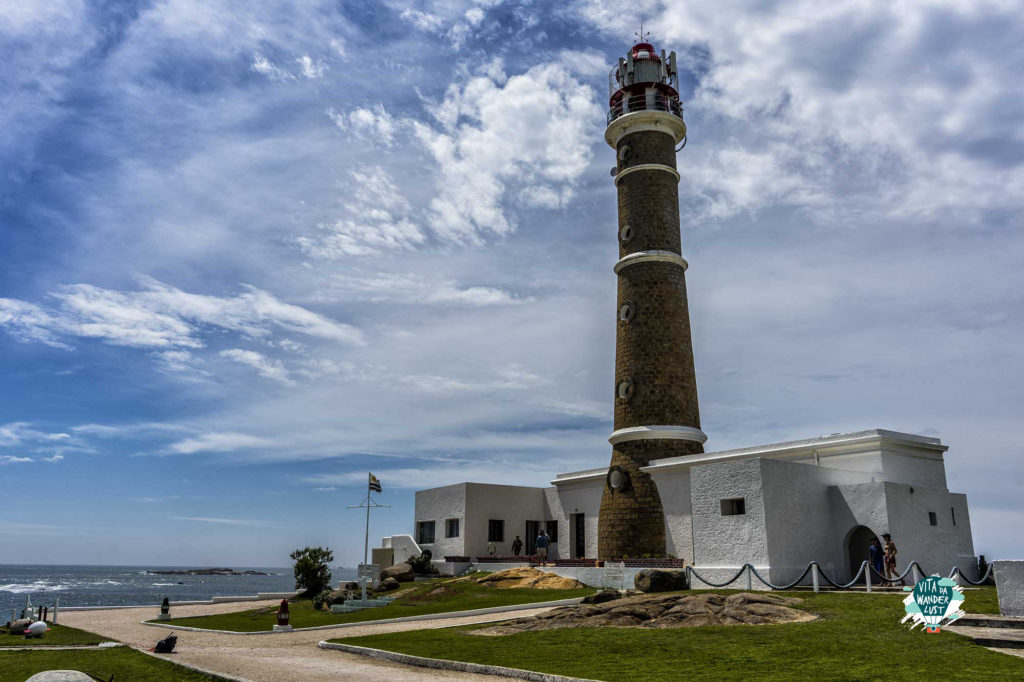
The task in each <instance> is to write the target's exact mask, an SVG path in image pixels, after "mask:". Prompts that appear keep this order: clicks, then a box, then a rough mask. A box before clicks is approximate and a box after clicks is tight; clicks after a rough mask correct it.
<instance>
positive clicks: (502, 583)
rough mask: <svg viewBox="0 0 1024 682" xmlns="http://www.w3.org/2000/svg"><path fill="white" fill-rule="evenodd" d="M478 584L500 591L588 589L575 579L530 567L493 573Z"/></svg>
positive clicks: (481, 579)
mask: <svg viewBox="0 0 1024 682" xmlns="http://www.w3.org/2000/svg"><path fill="white" fill-rule="evenodd" d="M477 582H478V583H480V584H481V585H486V586H487V587H497V588H499V589H513V588H520V587H532V588H534V589H537V590H573V589H578V588H580V587H586V585H584V584H583V583H581V582H580V581H579V580H576V579H574V578H563V577H562V576H560V575H555V574H554V573H546V572H544V571H542V570H540V569H539V568H533V567H530V566H517V567H516V568H509V569H506V570H504V571H498V572H497V573H491V574H490V575H485V576H484V577H483V578H479V579H477Z"/></svg>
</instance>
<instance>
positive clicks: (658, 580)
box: [633, 568, 688, 592]
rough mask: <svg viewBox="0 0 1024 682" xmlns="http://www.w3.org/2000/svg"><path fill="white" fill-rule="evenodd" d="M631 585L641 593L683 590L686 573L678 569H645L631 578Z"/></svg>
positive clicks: (685, 584)
mask: <svg viewBox="0 0 1024 682" xmlns="http://www.w3.org/2000/svg"><path fill="white" fill-rule="evenodd" d="M633 585H634V586H635V587H636V589H638V590H640V591H641V592H672V591H675V590H685V589H687V587H688V585H687V583H686V571H685V570H679V569H669V570H666V569H660V568H645V569H644V570H642V571H640V572H638V573H637V574H636V576H635V577H634V578H633Z"/></svg>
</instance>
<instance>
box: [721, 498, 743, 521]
mask: <svg viewBox="0 0 1024 682" xmlns="http://www.w3.org/2000/svg"><path fill="white" fill-rule="evenodd" d="M746 513H747V506H746V504H745V502H744V498H742V497H732V498H729V499H727V500H722V516H740V515H742V514H746Z"/></svg>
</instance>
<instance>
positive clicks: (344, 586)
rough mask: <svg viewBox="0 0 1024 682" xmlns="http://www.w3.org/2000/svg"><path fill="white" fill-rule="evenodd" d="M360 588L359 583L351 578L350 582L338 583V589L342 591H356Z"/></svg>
mask: <svg viewBox="0 0 1024 682" xmlns="http://www.w3.org/2000/svg"><path fill="white" fill-rule="evenodd" d="M358 589H359V583H357V582H356V581H355V580H349V581H348V582H344V583H338V590H340V591H342V592H355V591H356V590H358Z"/></svg>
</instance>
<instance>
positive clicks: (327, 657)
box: [60, 600, 548, 682]
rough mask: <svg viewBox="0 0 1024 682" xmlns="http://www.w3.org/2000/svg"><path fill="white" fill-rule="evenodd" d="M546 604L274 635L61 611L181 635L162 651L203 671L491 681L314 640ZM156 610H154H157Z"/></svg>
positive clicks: (135, 614) (141, 634) (308, 680)
mask: <svg viewBox="0 0 1024 682" xmlns="http://www.w3.org/2000/svg"><path fill="white" fill-rule="evenodd" d="M278 603H279V602H277V601H274V600H270V601H264V602H244V603H234V604H214V605H202V606H181V607H176V608H175V609H174V615H175V616H176V617H179V618H183V617H186V616H206V615H212V614H215V613H230V612H232V611H247V610H249V609H253V608H258V607H260V606H273V605H276V604H278ZM547 610H548V609H547V608H540V609H536V608H534V609H530V608H527V609H524V610H522V611H516V612H514V614H513V613H495V614H486V615H477V616H467V617H464V618H446V619H431V620H420V621H413V622H404V623H391V624H377V625H365V626H359V627H352V628H347V629H344V630H338V631H336V632H337V634H336V635H335V634H334V633H333V632H331V631H326V632H325V631H323V630H312V631H306V632H303V631H301V630H300V631H296V632H282V633H278V634H273V635H221V634H205V633H198V632H181V631H171V632H168V631H167V630H164V629H162V628H153V627H149V626H147V625H143V624H142V623H141V622H140V621H142V620H144V619H146V618H152V617H153V615H154V614H150V613H147V612H145V610H144V609H111V610H107V611H80V612H61V614H60V623H61V625H70V626H71V627H75V628H80V629H82V630H88V631H89V632H95V633H97V634H100V635H103V636H105V637H110V638H112V639H116V640H119V641H121V642H124V643H125V644H127V645H129V646H131V647H135V648H138V649H149V648H151V647H152V646H153V645H154V644H156V642H157V640H159V639H162V638H164V637H166V636H167V635H168V634H171V633H172V632H173V634H175V635H177V636H178V646H177V648H176V649H175V653H174V654H171V655H169V656H166V657H164V658H167V659H168V660H172V661H176V662H179V661H180V662H182V663H187V664H189V665H193V666H197V667H199V668H202V669H204V670H208V671H211V672H216V673H219V674H222V675H226V676H229V677H236V678H242V679H245V680H252V682H264V681H266V682H278V681H280V680H289V679H292V680H303V682H320V681H321V680H323V681H326V680H376V681H380V682H391V681H392V680H409V681H413V680H478V681H481V682H483V681H490V682H493V681H494V679H495V678H494V677H491V676H487V675H475V674H469V673H459V672H452V671H443V670H426V669H424V668H413V667H409V666H404V665H398V664H395V663H389V662H386V661H378V660H375V659H369V658H366V657H363V656H357V655H354V654H348V653H343V652H340V651H329V650H324V649H320V648H318V647H317V644H318V643H319V642H320V641H321V640H323V639H327V638H330V637H341V636H345V637H358V636H360V635H372V634H381V633H387V632H405V631H408V630H425V629H432V628H442V627H454V626H458V625H470V624H473V623H487V622H493V621H496V620H506V619H508V618H513V617H514V618H519V617H525V616H533V615H536V614H539V613H543V612H544V611H547ZM154 613H155V611H154Z"/></svg>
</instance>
